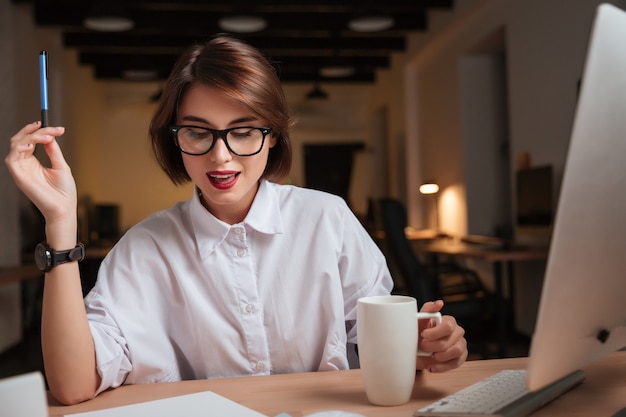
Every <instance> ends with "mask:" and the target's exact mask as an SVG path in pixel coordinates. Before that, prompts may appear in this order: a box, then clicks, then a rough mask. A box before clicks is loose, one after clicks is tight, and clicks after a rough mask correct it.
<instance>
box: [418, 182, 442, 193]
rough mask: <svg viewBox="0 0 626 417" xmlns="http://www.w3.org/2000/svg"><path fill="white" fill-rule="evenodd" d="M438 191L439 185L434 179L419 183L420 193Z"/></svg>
mask: <svg viewBox="0 0 626 417" xmlns="http://www.w3.org/2000/svg"><path fill="white" fill-rule="evenodd" d="M438 192H439V185H437V183H435V182H434V181H426V182H425V183H423V184H422V185H420V193H422V194H436V193H438Z"/></svg>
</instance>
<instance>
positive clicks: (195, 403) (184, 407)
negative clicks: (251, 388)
mask: <svg viewBox="0 0 626 417" xmlns="http://www.w3.org/2000/svg"><path fill="white" fill-rule="evenodd" d="M146 416H150V417H178V416H185V417H211V416H216V417H217V416H219V417H223V416H228V417H267V416H265V415H264V414H261V413H259V412H257V411H254V410H251V409H249V408H247V407H244V406H243V405H241V404H239V403H236V402H234V401H232V400H229V399H228V398H225V397H222V396H221V395H218V394H216V393H214V392H211V391H206V392H198V393H196V394H188V395H181V396H177V397H171V398H165V399H162V400H155V401H148V402H144V403H138V404H132V405H125V406H122V407H114V408H107V409H105V410H97V411H88V412H86V413H76V414H66V417H146Z"/></svg>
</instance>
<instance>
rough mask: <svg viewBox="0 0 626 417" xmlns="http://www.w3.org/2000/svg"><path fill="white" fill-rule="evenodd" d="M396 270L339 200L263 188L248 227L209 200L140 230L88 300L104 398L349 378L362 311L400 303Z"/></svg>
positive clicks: (107, 266) (123, 244) (118, 250)
mask: <svg viewBox="0 0 626 417" xmlns="http://www.w3.org/2000/svg"><path fill="white" fill-rule="evenodd" d="M391 288H392V280H391V276H390V274H389V270H388V268H387V264H386V261H385V259H384V257H383V255H382V253H381V252H380V250H379V249H378V247H377V246H376V244H375V243H374V242H373V241H372V239H371V238H370V236H369V235H368V233H367V232H366V231H365V230H364V228H363V227H362V226H361V224H360V223H359V221H358V220H357V219H356V217H355V216H354V215H353V214H352V212H351V211H350V210H349V208H348V207H347V205H346V204H345V202H344V201H343V200H342V199H341V198H339V197H337V196H334V195H330V194H327V193H322V192H319V191H314V190H308V189H303V188H298V187H294V186H285V185H277V184H273V183H270V182H266V181H261V186H260V188H259V191H258V193H257V196H256V198H255V200H254V203H253V205H252V207H251V209H250V212H249V213H248V215H247V217H246V218H245V220H244V221H243V222H242V223H240V224H235V225H232V226H231V225H229V224H226V223H224V222H222V221H220V220H218V219H217V218H215V217H214V216H213V215H211V214H210V213H209V212H208V211H207V210H206V209H205V208H204V207H203V206H202V204H201V202H200V199H199V197H198V195H194V197H193V198H192V199H191V200H190V201H187V202H182V203H178V204H176V205H174V206H173V207H171V208H169V209H167V210H164V211H161V212H158V213H155V214H153V215H152V216H150V217H148V218H147V219H145V220H144V221H142V222H140V223H139V224H137V225H136V226H134V227H132V228H131V229H130V230H129V231H128V232H127V233H126V234H125V235H124V236H123V237H122V238H121V239H120V241H119V242H118V243H117V245H116V246H115V247H114V248H113V250H112V251H111V252H110V253H109V255H108V256H107V257H106V259H105V260H104V261H103V263H102V265H101V267H100V271H99V273H98V280H97V283H96V286H95V287H94V289H93V290H92V291H91V292H90V293H89V294H88V295H87V297H86V298H85V304H86V306H87V314H88V318H89V322H90V326H91V331H92V334H93V338H94V342H95V345H96V359H97V368H98V372H99V373H100V375H101V377H102V384H101V386H100V388H99V390H98V392H100V391H102V390H104V389H106V388H108V387H115V386H119V385H121V384H123V383H127V384H134V383H149V382H162V381H177V380H181V379H200V378H218V377H232V376H240V375H266V374H271V373H289V372H306V371H317V370H333V369H346V368H348V367H349V364H348V353H347V346H346V344H347V343H356V325H355V320H356V301H357V299H358V298H360V297H363V296H368V295H382V294H388V293H389V292H390V291H391Z"/></svg>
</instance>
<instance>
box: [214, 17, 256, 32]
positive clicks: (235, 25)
mask: <svg viewBox="0 0 626 417" xmlns="http://www.w3.org/2000/svg"><path fill="white" fill-rule="evenodd" d="M217 23H218V25H219V26H220V28H222V29H223V30H227V31H229V32H238V33H250V32H259V31H261V30H263V29H265V28H266V27H267V21H266V20H265V19H263V18H262V17H259V16H249V15H234V16H225V17H222V18H221V19H220V20H219V21H218V22H217Z"/></svg>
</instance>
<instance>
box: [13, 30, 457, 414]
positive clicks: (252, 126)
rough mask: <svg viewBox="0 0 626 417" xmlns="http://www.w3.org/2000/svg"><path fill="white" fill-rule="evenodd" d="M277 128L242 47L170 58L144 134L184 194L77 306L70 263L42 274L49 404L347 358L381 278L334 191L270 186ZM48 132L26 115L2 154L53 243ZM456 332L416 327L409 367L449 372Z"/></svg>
mask: <svg viewBox="0 0 626 417" xmlns="http://www.w3.org/2000/svg"><path fill="white" fill-rule="evenodd" d="M290 124H291V119H290V117H289V115H288V111H287V105H286V102H285V98H284V95H283V92H282V89H281V86H280V82H279V80H278V78H277V76H276V74H275V72H274V70H273V68H272V67H271V65H270V64H269V63H268V62H267V61H266V60H265V59H264V57H263V56H262V55H261V54H260V53H259V52H258V51H257V50H255V49H254V48H251V47H250V46H248V45H246V44H245V43H243V42H241V41H238V40H235V39H233V38H230V37H228V36H223V35H221V36H216V37H214V38H212V39H211V40H209V41H208V42H207V43H206V44H204V45H199V46H196V47H194V48H192V49H191V50H190V51H189V52H188V53H186V54H185V55H183V56H182V57H181V58H180V60H179V61H178V63H177V64H176V65H175V67H174V69H173V71H172V74H171V75H170V77H169V80H168V82H167V84H166V86H165V88H164V91H163V96H162V98H161V102H160V105H159V107H158V109H157V111H156V113H155V115H154V117H153V119H152V123H151V125H150V136H151V140H152V146H153V150H154V153H155V155H156V158H157V160H158V162H159V164H160V165H161V168H162V169H163V170H164V171H165V173H166V174H167V175H168V176H169V177H170V179H171V180H172V181H173V182H174V183H175V184H182V183H185V182H187V181H192V182H193V183H194V185H195V188H194V190H195V191H194V195H193V197H192V198H191V200H189V201H186V202H182V203H178V204H176V205H174V206H173V207H171V208H169V209H167V210H164V211H161V212H158V213H155V214H154V215H152V216H150V217H148V218H147V219H145V220H144V221H142V222H140V223H139V224H137V225H135V226H134V227H132V228H131V229H130V230H129V231H128V232H127V233H126V234H125V235H124V236H123V237H122V238H121V239H120V240H119V242H118V243H117V244H116V246H115V247H114V248H113V249H112V250H111V252H110V253H109V254H108V256H107V257H106V259H105V260H104V261H103V263H102V265H101V267H100V271H99V274H98V280H97V283H96V285H95V287H94V289H93V290H92V291H91V292H90V293H89V294H88V295H87V297H85V300H84V302H83V299H82V293H81V287H80V277H79V270H78V266H77V262H67V263H63V264H61V265H58V266H55V267H54V268H52V269H50V270H49V271H48V272H47V273H46V278H45V289H44V303H43V315H42V350H43V355H44V363H45V369H46V376H47V379H48V384H49V386H50V389H51V391H52V393H53V395H54V396H55V397H56V398H57V399H58V400H59V401H61V402H63V403H66V404H71V403H76V402H80V401H84V400H86V399H89V398H92V397H93V396H95V395H97V394H98V393H99V392H101V391H103V390H105V389H107V388H110V387H116V386H119V385H121V384H131V383H149V382H160V381H176V380H181V379H192V378H217V377H228V376H237V375H252V374H271V373H286V372H306V371H317V370H332V369H346V368H348V367H349V361H348V357H349V355H350V350H351V346H352V345H353V344H356V342H357V335H356V325H355V320H356V301H357V299H358V298H360V297H363V296H369V295H380V294H388V293H389V292H390V291H391V288H392V280H391V277H390V274H389V271H388V269H387V266H386V262H385V259H384V257H383V256H382V254H381V253H380V251H379V250H378V248H377V246H376V245H375V244H374V242H373V241H372V240H371V238H370V237H369V236H368V234H367V233H366V232H365V230H364V229H363V228H362V227H361V225H360V224H359V222H358V220H357V219H356V218H355V216H354V215H353V214H352V213H351V212H350V210H349V209H348V207H347V205H346V204H345V203H344V201H343V200H342V199H340V198H339V197H336V196H333V195H330V194H326V193H322V192H319V191H313V190H307V189H302V188H298V187H294V186H287V185H279V183H280V181H281V180H282V179H284V178H285V177H286V175H287V173H288V172H289V169H290V165H291V145H290V139H289V133H288V130H289V127H290ZM63 132H64V128H62V127H47V128H41V125H40V123H39V122H36V123H33V124H30V125H27V126H25V127H24V128H23V129H22V130H21V131H20V132H18V133H17V134H16V135H15V136H14V137H13V138H12V139H11V151H10V153H9V155H8V156H7V158H6V163H7V165H8V167H9V170H10V172H11V173H12V175H13V177H14V178H15V181H16V183H17V185H18V186H19V187H20V188H21V189H22V190H23V192H24V193H25V194H26V195H27V196H28V197H29V198H30V199H31V200H32V201H33V203H34V204H36V205H37V207H38V208H39V209H40V210H41V212H42V213H43V215H44V217H45V219H46V237H47V244H48V245H49V246H50V247H51V248H53V249H56V250H64V249H70V248H73V247H74V246H75V245H76V240H75V239H76V235H77V217H76V201H77V199H76V187H75V183H74V179H73V177H72V174H71V172H70V168H69V166H68V165H67V163H66V162H65V160H64V158H63V155H62V153H61V151H60V149H59V146H58V144H57V142H56V140H55V138H56V137H57V136H60V135H62V134H63ZM36 144H42V145H43V146H44V148H45V151H46V153H47V154H48V155H49V157H50V160H51V167H50V168H45V167H43V166H42V165H41V164H40V163H39V162H38V161H37V159H36V158H35V157H34V156H33V150H34V148H35V145H36ZM442 306H443V302H441V301H436V302H431V303H426V304H425V307H424V308H423V310H424V311H439V310H440V309H441V308H442ZM420 328H421V326H420ZM463 336H464V330H463V329H462V328H461V327H459V326H458V325H457V323H456V321H455V320H454V318H452V317H449V316H444V321H443V325H439V326H437V327H433V328H426V329H424V330H423V331H422V332H421V335H420V337H421V341H420V348H421V349H423V350H426V351H430V352H433V355H432V356H430V357H418V368H419V369H429V370H431V371H433V372H441V371H446V370H449V369H453V368H456V367H458V366H459V365H460V364H461V363H463V362H464V361H465V359H466V357H467V347H466V342H465V339H464V337H463Z"/></svg>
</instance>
